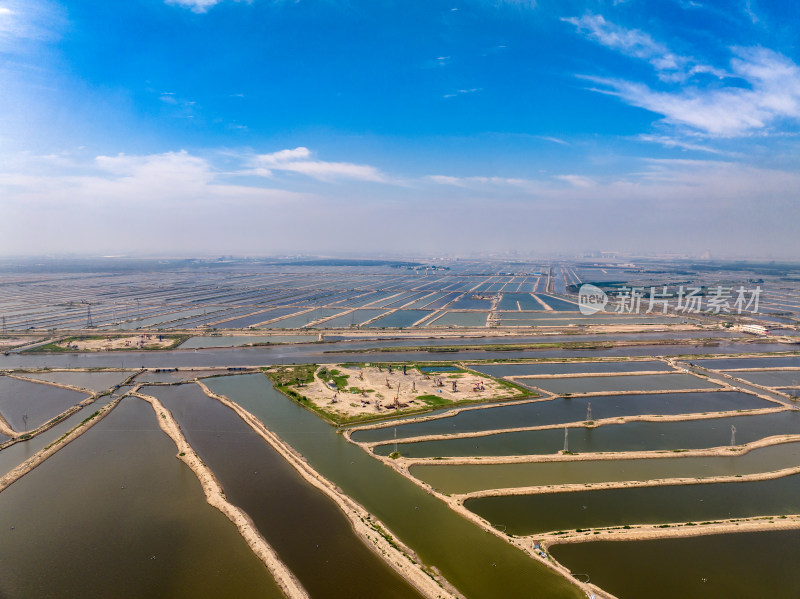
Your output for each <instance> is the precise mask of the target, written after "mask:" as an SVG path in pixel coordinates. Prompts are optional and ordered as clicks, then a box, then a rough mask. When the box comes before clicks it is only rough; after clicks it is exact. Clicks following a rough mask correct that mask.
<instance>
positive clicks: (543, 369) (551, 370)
mask: <svg viewBox="0 0 800 599" xmlns="http://www.w3.org/2000/svg"><path fill="white" fill-rule="evenodd" d="M581 339H582V337H581ZM548 340H549V337H542V338H541V341H542V342H545V343H546V342H547V341H548ZM557 340H558V341H564V340H565V339H564V338H558V339H557ZM566 340H568V339H566ZM468 366H469V368H471V369H472V370H475V371H477V372H482V373H483V374H487V375H489V376H494V377H505V376H525V375H535V374H579V373H607V372H658V371H661V372H674V370H673V368H672V367H671V366H670V365H669V364H667V363H666V362H662V361H661V360H630V361H624V362H590V361H588V360H587V361H579V362H530V363H527V364H468Z"/></svg>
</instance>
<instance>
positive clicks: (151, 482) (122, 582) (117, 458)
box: [0, 398, 282, 599]
mask: <svg viewBox="0 0 800 599" xmlns="http://www.w3.org/2000/svg"><path fill="white" fill-rule="evenodd" d="M13 447H15V446H12V448H13ZM9 449H11V448H9ZM5 451H6V450H4V451H3V452H2V453H5ZM175 453H176V449H175V444H174V443H173V442H172V440H171V439H169V438H168V437H167V436H166V435H165V434H164V433H163V432H162V431H161V429H160V428H159V426H158V423H157V421H156V415H155V413H154V412H153V409H152V408H151V407H150V405H149V404H147V403H145V402H144V401H142V400H139V399H134V398H128V399H124V400H123V401H122V402H121V403H120V404H119V405H118V406H117V407H116V408H115V409H114V410H113V411H112V412H111V413H110V414H109V415H108V416H106V418H105V419H103V420H102V421H101V422H99V423H97V424H96V425H95V426H94V427H93V428H91V429H90V430H89V431H87V432H86V433H85V434H84V435H82V436H81V437H79V438H78V439H76V440H75V441H73V442H72V443H70V444H68V445H66V446H65V447H63V448H62V449H61V450H59V451H58V452H57V453H56V454H55V455H53V456H51V457H50V458H49V459H47V460H46V461H45V462H43V463H42V464H41V465H40V466H38V467H37V468H35V469H34V470H32V471H31V472H29V473H28V474H26V475H25V476H23V477H22V478H21V479H20V480H18V481H17V482H15V483H14V484H13V485H11V486H10V487H8V488H7V489H5V490H4V491H3V492H2V493H0V563H2V564H3V575H2V577H0V596H2V597H3V598H4V599H5V598H7V599H28V598H31V597H114V598H119V599H138V598H141V597H164V596H169V597H174V598H175V599H190V598H191V599H195V598H203V599H212V598H216V597H243V598H253V599H255V598H256V597H264V598H265V599H279V598H280V597H282V594H281V592H280V591H279V590H278V588H277V585H276V584H275V581H274V580H273V579H272V577H271V575H270V574H269V571H268V570H267V569H266V567H265V566H264V564H263V563H262V562H261V561H260V560H259V559H258V558H256V557H255V555H254V554H253V552H252V551H251V550H250V548H249V547H248V545H247V543H245V541H244V539H242V537H241V535H240V534H239V532H238V530H237V529H236V527H235V526H234V525H233V524H232V523H231V522H230V521H229V520H228V519H227V518H226V517H225V516H224V515H223V514H222V513H220V512H219V511H218V510H216V509H215V508H213V507H211V506H210V505H208V503H207V502H206V498H205V495H204V493H203V490H202V488H201V486H200V483H199V481H198V480H197V478H196V477H195V475H194V474H193V473H192V472H191V470H189V468H188V467H187V466H186V465H185V464H183V463H182V462H181V461H179V460H177V459H176V458H175Z"/></svg>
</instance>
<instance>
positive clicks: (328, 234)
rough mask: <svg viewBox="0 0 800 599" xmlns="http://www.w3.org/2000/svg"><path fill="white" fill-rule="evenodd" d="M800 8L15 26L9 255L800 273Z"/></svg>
mask: <svg viewBox="0 0 800 599" xmlns="http://www.w3.org/2000/svg"><path fill="white" fill-rule="evenodd" d="M798 22H800V6H798V4H797V3H794V2H789V1H788V0H779V1H774V2H764V1H761V0H738V1H734V2H722V1H721V0H712V1H701V2H689V1H686V0H666V1H665V2H659V3H652V2H644V1H643V0H627V1H625V0H607V1H606V0H576V1H570V2H554V1H552V0H540V1H538V2H537V1H534V0H455V1H448V2H443V1H438V0H433V1H431V2H424V3H400V2H390V1H386V2H384V1H381V2H368V1H366V0H351V1H344V0H298V1H296V2H287V1H282V0H251V1H236V0H131V1H129V2H100V1H99V0H87V1H85V2H75V1H68V0H61V1H58V0H0V89H2V90H3V91H2V93H0V215H2V216H0V255H23V254H54V253H64V254H93V255H104V254H105V255H119V254H122V255H134V254H147V255H154V254H164V255H166V254H170V255H173V254H174V255H189V254H198V255H213V254H225V255H228V254H249V255H271V254H273V255H274V254H290V253H305V254H329V255H330V254H357V253H362V254H375V253H379V254H387V255H388V254H405V255H420V254H449V255H469V254H471V253H474V252H480V253H488V252H505V251H517V252H519V253H520V254H522V255H531V254H540V255H552V254H554V253H564V254H569V255H575V254H579V253H581V252H584V251H592V250H612V251H620V252H635V253H640V254H641V253H662V252H672V253H678V254H692V255H701V254H703V253H704V252H706V251H708V252H710V253H711V254H712V255H713V256H714V257H772V258H778V259H798V258H799V257H800V241H799V240H800V237H798V235H797V232H796V229H797V224H798V223H800V152H798V149H799V148H800V146H799V145H798V132H800V127H798V125H800V66H798V64H800V45H799V44H800V31H798V28H797V26H796V24H797V23H798Z"/></svg>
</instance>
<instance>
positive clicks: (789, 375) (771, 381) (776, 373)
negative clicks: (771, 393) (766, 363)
mask: <svg viewBox="0 0 800 599" xmlns="http://www.w3.org/2000/svg"><path fill="white" fill-rule="evenodd" d="M726 374H729V375H730V376H735V377H737V378H740V379H742V380H744V381H747V382H749V383H753V384H755V385H762V386H763V387H787V386H797V385H800V370H762V371H757V372H737V371H734V372H727V373H726Z"/></svg>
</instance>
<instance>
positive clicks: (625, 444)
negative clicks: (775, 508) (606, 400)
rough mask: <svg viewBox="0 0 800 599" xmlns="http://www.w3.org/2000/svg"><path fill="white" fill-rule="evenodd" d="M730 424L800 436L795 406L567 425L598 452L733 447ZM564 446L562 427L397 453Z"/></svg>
mask: <svg viewBox="0 0 800 599" xmlns="http://www.w3.org/2000/svg"><path fill="white" fill-rule="evenodd" d="M731 426H735V427H736V442H737V443H739V444H744V443H752V442H753V441H758V440H759V439H763V438H765V437H771V436H774V435H784V434H800V412H798V411H794V410H792V411H782V412H775V413H772V414H760V415H752V416H730V417H724V418H708V419H702V420H687V421H678V422H628V423H625V424H609V425H606V426H599V427H584V426H578V427H573V428H570V429H569V434H568V448H569V451H572V452H575V453H596V452H600V451H606V452H619V451H671V450H679V449H702V448H709V447H724V446H727V445H730V442H731ZM563 449H564V430H563V429H558V428H555V429H546V430H538V431H522V432H514V433H499V434H494V435H486V436H482V437H471V438H462V439H445V440H442V441H420V442H418V443H399V444H398V445H397V451H399V452H400V454H401V455H402V456H403V457H409V458H433V457H439V456H452V457H458V456H461V457H469V456H514V455H545V454H555V453H558V452H559V451H561V450H563ZM393 451H394V444H387V445H379V446H377V447H376V448H375V453H377V454H379V455H389V454H390V453H392V452H393Z"/></svg>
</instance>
